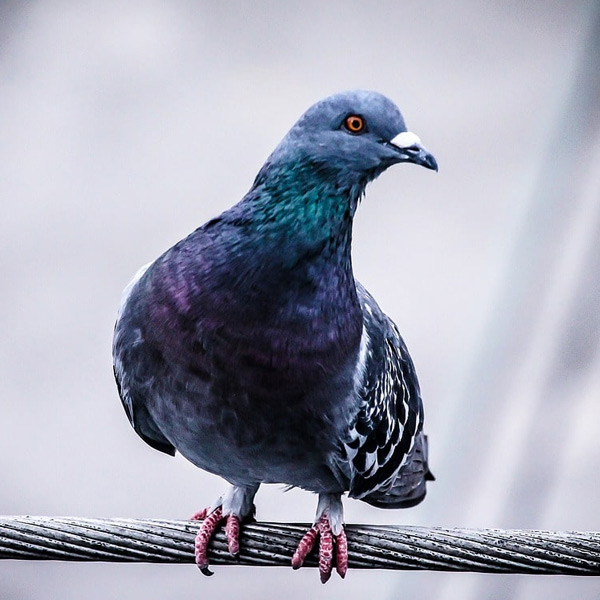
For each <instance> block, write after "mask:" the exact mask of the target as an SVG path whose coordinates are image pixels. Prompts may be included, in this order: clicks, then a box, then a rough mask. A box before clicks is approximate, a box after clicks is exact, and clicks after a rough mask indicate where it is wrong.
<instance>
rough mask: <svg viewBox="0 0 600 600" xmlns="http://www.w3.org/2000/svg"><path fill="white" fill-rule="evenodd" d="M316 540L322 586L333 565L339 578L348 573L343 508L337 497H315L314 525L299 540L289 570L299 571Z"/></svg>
mask: <svg viewBox="0 0 600 600" xmlns="http://www.w3.org/2000/svg"><path fill="white" fill-rule="evenodd" d="M317 539H319V574H320V576H321V581H322V582H323V583H326V582H327V581H328V580H329V578H330V577H331V571H332V570H333V564H334V559H333V558H334V557H333V555H334V544H335V570H336V571H337V572H338V574H339V575H340V577H342V578H343V577H345V576H346V571H347V570H348V542H347V540H346V532H345V531H344V508H343V506H342V495H341V494H319V504H318V506H317V514H316V516H315V523H314V525H313V526H312V527H311V528H310V529H309V530H308V531H307V532H306V534H305V535H304V537H303V538H302V539H301V540H300V543H299V544H298V548H297V549H296V552H295V553H294V556H293V558H292V567H293V568H294V569H299V568H300V567H301V566H302V564H303V563H304V559H305V558H306V557H307V556H308V554H309V553H310V551H311V550H312V549H313V546H314V545H315V543H316V541H317Z"/></svg>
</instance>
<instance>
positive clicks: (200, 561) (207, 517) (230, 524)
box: [192, 506, 240, 576]
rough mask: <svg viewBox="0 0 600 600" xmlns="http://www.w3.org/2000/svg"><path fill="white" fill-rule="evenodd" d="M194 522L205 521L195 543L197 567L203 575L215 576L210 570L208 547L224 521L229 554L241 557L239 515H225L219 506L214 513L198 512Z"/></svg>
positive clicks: (193, 518) (207, 510) (206, 509)
mask: <svg viewBox="0 0 600 600" xmlns="http://www.w3.org/2000/svg"><path fill="white" fill-rule="evenodd" d="M192 520H194V521H199V520H203V522H202V525H201V526H200V529H199V530H198V533H197V534H196V539H195V541H194V550H195V552H194V554H195V557H196V565H197V567H198V568H199V569H200V571H201V572H202V574H203V575H207V576H210V575H212V574H213V572H212V571H211V570H210V569H209V568H208V545H209V543H210V540H211V539H212V538H213V537H214V535H215V533H216V531H217V529H218V527H219V525H220V524H221V523H222V522H223V521H225V536H226V538H227V547H228V548H229V552H230V553H231V555H232V556H234V557H236V558H238V557H239V554H240V519H239V517H238V516H237V515H234V514H230V515H223V509H222V508H221V507H220V506H218V507H217V508H215V509H214V510H213V511H212V512H211V511H210V509H208V508H205V509H204V510H201V511H199V512H197V513H196V514H194V515H193V516H192Z"/></svg>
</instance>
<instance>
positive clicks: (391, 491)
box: [361, 433, 435, 508]
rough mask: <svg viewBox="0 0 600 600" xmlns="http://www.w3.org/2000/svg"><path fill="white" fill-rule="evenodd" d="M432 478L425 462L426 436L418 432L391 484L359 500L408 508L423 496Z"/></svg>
mask: <svg viewBox="0 0 600 600" xmlns="http://www.w3.org/2000/svg"><path fill="white" fill-rule="evenodd" d="M434 480H435V477H434V476H433V473H432V472H431V471H430V470H429V466H428V464H427V436H426V435H424V434H422V433H420V434H419V437H418V438H417V440H416V442H415V446H414V449H413V452H412V453H411V455H410V456H409V458H408V461H407V462H406V463H405V465H404V466H403V467H402V469H400V472H399V473H398V475H397V476H396V479H395V480H394V482H393V483H392V485H391V486H390V487H389V488H388V489H386V490H377V491H375V492H373V493H372V494H369V495H368V496H365V497H364V498H361V500H363V501H364V502H367V503H368V504H371V505H372V506H377V507H378V508H410V507H411V506H416V505H417V504H419V503H420V502H421V501H422V500H423V498H425V494H426V493H427V489H426V485H427V482H428V481H434Z"/></svg>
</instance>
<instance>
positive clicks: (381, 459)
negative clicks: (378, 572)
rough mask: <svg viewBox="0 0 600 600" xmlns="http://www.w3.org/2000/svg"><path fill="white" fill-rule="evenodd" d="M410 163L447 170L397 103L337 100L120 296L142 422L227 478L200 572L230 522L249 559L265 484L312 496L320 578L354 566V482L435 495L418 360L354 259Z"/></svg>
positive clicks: (148, 434)
mask: <svg viewBox="0 0 600 600" xmlns="http://www.w3.org/2000/svg"><path fill="white" fill-rule="evenodd" d="M405 162H408V163H414V164H417V165H421V166H423V167H426V168H427V169H433V170H436V171H437V163H436V160H435V158H434V157H433V155H432V154H431V153H429V152H428V151H427V150H426V149H425V147H424V146H423V145H422V144H421V141H420V140H419V138H418V137H417V136H416V135H415V134H414V133H411V132H409V131H408V130H407V128H406V125H405V122H404V119H403V117H402V115H401V113H400V111H399V109H398V108H397V107H396V105H395V104H394V103H393V102H392V101H391V100H389V99H388V98H387V97H385V96H383V95H381V94H379V93H377V92H372V91H364V90H355V91H349V92H344V93H338V94H335V95H332V96H329V97H327V98H325V99H323V100H321V101H319V102H317V103H316V104H314V105H313V106H312V107H311V108H309V109H308V110H307V111H306V112H305V113H304V114H303V115H302V116H301V117H300V119H299V120H298V121H297V122H296V124H295V125H294V126H293V127H292V128H291V129H290V131H289V132H288V133H287V135H286V136H285V137H284V138H283V140H282V141H281V143H280V144H279V145H278V146H277V147H276V149H275V150H274V151H273V153H272V154H271V155H270V156H269V158H268V159H267V161H266V162H265V164H264V165H263V167H262V168H261V169H260V171H259V173H258V175H257V176H256V178H255V180H254V183H253V184H252V186H251V188H250V190H249V191H248V193H247V194H246V195H245V196H244V197H243V198H242V200H241V201H240V202H238V203H237V204H235V205H234V206H233V207H232V208H230V209H228V210H226V211H225V212H223V213H222V214H221V215H219V216H217V217H215V218H213V219H211V220H210V221H208V222H207V223H205V224H204V225H202V226H201V227H199V228H198V229H196V230H195V231H193V232H192V233H191V234H190V235H188V236H187V237H186V238H184V239H183V240H181V241H180V242H178V243H177V244H175V245H174V246H173V247H172V248H170V249H169V250H167V251H166V252H164V254H162V255H161V256H160V257H159V258H157V259H156V260H155V261H154V262H152V263H151V264H149V265H147V266H145V267H143V268H142V269H140V271H139V272H138V273H137V274H136V276H135V277H134V279H133V280H132V282H131V283H130V284H129V285H128V286H127V287H126V288H125V290H124V292H123V297H122V300H121V305H120V308H119V312H118V317H117V322H116V325H115V332H114V342H113V363H114V373H115V377H116V381H117V387H118V391H119V395H120V398H121V401H122V403H123V406H124V408H125V411H126V413H127V416H128V418H129V421H130V422H131V425H132V426H133V428H134V430H135V431H136V432H137V434H138V435H139V436H140V437H141V438H142V439H143V440H144V441H145V442H147V443H148V444H149V445H150V446H152V447H153V448H155V449H157V450H160V451H162V452H165V453H167V454H171V455H174V454H175V452H176V451H178V452H179V453H181V454H182V455H183V456H184V457H185V458H186V459H188V460H189V461H190V462H192V463H193V464H194V465H196V466H197V467H199V468H200V469H203V470H205V471H208V472H210V473H214V474H216V475H219V476H220V477H222V478H223V479H225V480H226V481H227V482H228V483H229V484H230V487H229V488H228V489H227V491H226V492H225V493H224V494H223V496H221V497H220V498H218V500H216V501H215V502H214V503H213V504H212V505H211V506H210V507H209V508H206V509H204V510H202V511H200V512H198V513H197V514H196V515H194V517H193V518H196V519H199V520H202V524H201V525H200V527H199V530H198V534H197V536H196V539H195V558H196V564H197V566H198V567H199V568H200V570H201V571H202V572H203V573H204V574H207V575H209V574H212V572H211V571H210V569H209V564H208V558H207V549H208V546H209V544H210V541H211V539H212V538H213V536H214V534H215V532H216V530H217V529H218V528H219V527H221V526H223V525H224V527H225V533H226V538H227V543H228V548H229V551H230V552H231V553H232V554H233V555H234V556H237V555H238V554H239V548H240V546H239V534H240V527H241V526H242V525H243V524H244V523H245V522H247V521H250V520H252V519H253V518H254V515H255V506H254V497H255V495H256V492H257V490H258V488H259V486H260V485H261V484H262V483H278V484H284V485H286V486H288V487H297V488H301V489H303V490H307V491H310V492H314V493H316V494H318V503H317V511H316V516H315V519H314V524H313V525H312V527H310V528H309V529H308V531H307V532H306V534H305V535H304V536H303V538H302V539H301V541H300V542H299V544H298V547H297V550H296V552H295V553H294V555H293V558H292V566H293V567H294V568H299V567H300V566H301V565H302V564H303V562H304V559H305V558H306V556H307V555H308V554H309V553H310V552H311V551H312V550H313V548H314V547H315V544H316V545H317V548H315V550H316V551H318V562H319V571H320V578H321V580H322V581H323V582H325V581H327V580H328V579H329V577H330V575H331V573H332V571H333V569H334V567H335V569H336V571H337V572H338V573H339V575H340V576H342V577H344V576H345V574H346V571H347V568H348V544H347V539H346V535H345V531H344V518H343V506H342V496H343V495H344V494H346V493H347V494H348V496H349V497H350V498H356V499H359V500H362V501H364V502H367V503H369V504H371V505H373V506H376V507H381V508H406V507H411V506H414V505H416V504H418V503H419V502H420V501H421V500H422V499H423V498H424V496H425V492H426V489H425V488H426V482H427V481H428V480H431V479H433V476H432V474H431V472H430V470H429V467H428V463H427V439H426V436H425V434H424V433H423V406H422V401H421V394H420V390H419V383H418V380H417V375H416V372H415V368H414V365H413V362H412V360H411V357H410V355H409V353H408V350H407V348H406V345H405V343H404V341H403V339H402V337H401V336H400V333H399V332H398V329H397V327H396V325H395V324H394V323H393V322H392V321H391V320H390V318H389V317H387V316H386V315H385V314H384V313H383V311H382V310H381V309H380V308H379V306H378V304H377V303H376V302H375V300H374V299H373V297H372V296H371V295H370V294H369V293H368V292H367V290H366V289H365V288H364V287H363V286H362V285H361V284H360V283H359V282H358V281H356V280H355V278H354V274H353V270H352V261H351V239H352V224H353V218H354V214H355V211H356V209H357V206H358V204H359V203H360V201H361V199H362V198H363V195H364V192H365V187H366V186H367V184H368V183H369V182H370V181H372V180H374V179H375V178H376V177H377V176H378V175H380V174H381V173H382V172H383V171H385V170H386V169H387V168H388V167H390V166H392V165H395V164H397V163H405Z"/></svg>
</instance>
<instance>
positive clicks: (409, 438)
mask: <svg viewBox="0 0 600 600" xmlns="http://www.w3.org/2000/svg"><path fill="white" fill-rule="evenodd" d="M357 290H358V294H359V298H360V301H361V305H362V308H363V314H364V330H363V346H362V349H361V358H360V361H359V365H358V369H359V370H358V372H357V388H358V389H357V391H358V394H359V397H360V408H359V411H358V413H357V416H356V420H355V422H354V423H353V426H352V427H351V430H350V434H349V438H348V440H347V441H346V442H345V445H344V446H345V453H346V456H347V459H348V461H349V463H350V496H351V497H353V498H359V499H361V500H364V501H365V502H369V503H370V504H374V505H377V506H382V507H389V508H403V507H408V506H412V505H414V504H417V503H418V502H420V501H421V500H422V499H423V497H424V495H425V481H426V480H427V479H431V478H432V476H431V474H430V473H429V469H428V466H427V441H426V438H425V436H424V435H423V433H422V425H423V405H422V402H421V393H420V390H419V383H418V380H417V375H416V372H415V368H414V365H413V363H412V360H411V358H410V355H409V354H408V350H407V348H406V345H405V344H404V341H403V340H402V337H401V336H400V334H399V332H398V329H397V328H396V326H395V325H394V323H393V322H392V321H391V320H390V319H389V318H388V317H387V316H386V315H385V314H384V313H383V312H382V311H381V309H380V308H379V306H378V305H377V303H376V302H375V300H374V299H373V298H372V297H371V296H370V295H369V293H368V292H367V291H366V290H365V289H364V288H363V287H362V286H361V285H360V284H357Z"/></svg>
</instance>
